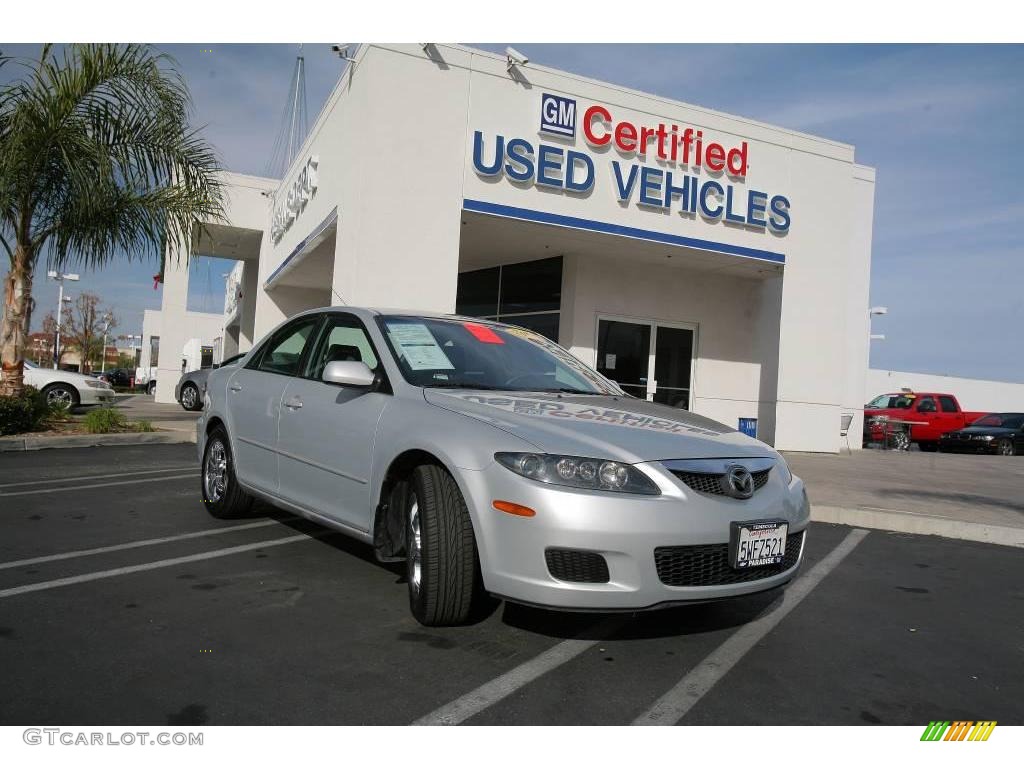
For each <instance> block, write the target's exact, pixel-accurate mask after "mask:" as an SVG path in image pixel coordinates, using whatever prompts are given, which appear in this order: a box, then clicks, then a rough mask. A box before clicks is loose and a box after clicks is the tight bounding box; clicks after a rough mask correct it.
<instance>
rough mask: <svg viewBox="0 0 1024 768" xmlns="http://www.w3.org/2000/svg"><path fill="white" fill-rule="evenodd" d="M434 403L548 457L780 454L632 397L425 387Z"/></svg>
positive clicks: (639, 459) (640, 458)
mask: <svg viewBox="0 0 1024 768" xmlns="http://www.w3.org/2000/svg"><path fill="white" fill-rule="evenodd" d="M423 396H424V398H425V399H426V401H427V402H428V403H431V404H432V405H436V406H438V407H439V408H444V409H446V410H449V411H453V412H455V413H459V414H462V415H464V416H468V417H470V418H474V419H479V420H480V421H484V422H487V423H488V424H491V425H492V426H494V427H497V428H498V429H501V430H504V431H506V432H509V433H511V434H513V435H515V436H516V437H519V438H522V439H523V440H525V441H527V442H529V443H532V444H533V445H535V446H536V447H537V448H538V450H540V451H543V452H545V453H558V454H565V455H569V456H591V457H595V458H609V459H615V460H617V461H623V462H628V463H632V464H635V463H637V462H642V461H658V460H666V459H704V458H739V457H754V456H762V457H772V458H776V457H777V456H778V454H777V453H776V452H775V451H774V450H773V449H772V448H770V447H769V446H767V445H765V444H764V443H762V442H760V441H758V440H754V439H753V438H750V437H747V436H746V435H744V434H743V433H741V432H738V431H736V430H735V429H732V428H730V427H727V426H725V425H724V424H719V423H718V422H716V421H712V420H711V419H707V418H704V417H703V416H698V415H696V414H694V413H690V412H689V411H684V410H681V409H678V408H670V407H668V406H665V405H660V404H658V403H650V402H647V401H646V400H635V399H633V398H627V397H614V396H596V395H594V396H592V395H558V394H552V393H538V392H523V393H509V394H506V393H503V392H492V391H485V390H484V391H478V390H457V391H455V390H443V389H433V388H430V389H424V390H423Z"/></svg>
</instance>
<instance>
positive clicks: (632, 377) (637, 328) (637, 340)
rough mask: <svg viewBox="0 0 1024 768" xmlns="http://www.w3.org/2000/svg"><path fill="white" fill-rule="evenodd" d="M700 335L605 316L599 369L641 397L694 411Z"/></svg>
mask: <svg viewBox="0 0 1024 768" xmlns="http://www.w3.org/2000/svg"><path fill="white" fill-rule="evenodd" d="M695 333H696V329H695V328H694V327H693V326H687V325H681V324H667V323H658V322H654V321H649V322H648V321H642V320H641V321H637V320H619V319H615V318H605V317H602V318H599V319H598V321H597V366H596V367H597V371H598V373H600V374H602V375H603V376H606V377H608V378H609V379H611V380H612V381H614V382H616V383H617V384H618V385H619V386H620V387H622V389H623V390H624V391H626V392H628V393H629V394H631V395H634V396H635V397H640V398H643V399H645V400H652V401H654V402H656V403H663V404H665V405H669V406H671V407H673V408H686V409H689V407H690V397H691V383H692V376H693V359H694V356H693V352H694V338H695Z"/></svg>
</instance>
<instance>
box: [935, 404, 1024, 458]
mask: <svg viewBox="0 0 1024 768" xmlns="http://www.w3.org/2000/svg"><path fill="white" fill-rule="evenodd" d="M939 450H940V451H947V452H949V453H953V452H958V453H963V452H967V453H997V454H1000V455H1001V456H1014V455H1016V454H1024V413H987V414H985V415H984V416H982V417H981V418H980V419H977V420H975V421H973V422H971V425H970V426H969V427H965V428H964V429H960V430H956V431H955V432H946V433H945V434H943V435H942V437H941V438H939Z"/></svg>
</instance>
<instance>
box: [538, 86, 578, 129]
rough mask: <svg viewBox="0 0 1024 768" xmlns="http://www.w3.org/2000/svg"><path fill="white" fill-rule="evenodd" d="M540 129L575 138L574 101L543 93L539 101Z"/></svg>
mask: <svg viewBox="0 0 1024 768" xmlns="http://www.w3.org/2000/svg"><path fill="white" fill-rule="evenodd" d="M540 129H541V130H542V131H543V132H545V133H557V134H558V135H559V136H569V137H571V138H574V139H575V138H576V100H575V99H567V98H565V97H564V96H553V95H551V94H550V93H545V94H544V95H543V96H541V99H540Z"/></svg>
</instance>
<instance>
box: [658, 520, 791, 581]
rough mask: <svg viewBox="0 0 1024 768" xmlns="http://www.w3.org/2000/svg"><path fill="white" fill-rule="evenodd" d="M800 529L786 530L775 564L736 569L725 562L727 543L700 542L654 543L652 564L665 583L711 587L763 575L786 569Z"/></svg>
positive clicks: (777, 572) (726, 558) (727, 555)
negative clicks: (685, 544)
mask: <svg viewBox="0 0 1024 768" xmlns="http://www.w3.org/2000/svg"><path fill="white" fill-rule="evenodd" d="M803 543H804V532H803V531H800V532H799V533H794V534H790V536H789V538H788V539H787V541H786V554H784V555H783V556H782V562H781V563H779V564H778V565H762V566H758V567H755V568H746V569H744V570H741V571H738V570H736V569H734V568H732V567H731V566H730V565H729V545H728V544H700V545H697V546H689V547H658V548H656V549H655V550H654V564H655V565H656V566H657V568H658V578H659V579H661V583H662V584H665V585H667V586H669V587H715V586H720V585H723V584H742V583H744V582H748V581H757V580H758V579H767V578H768V577H769V576H775V575H777V574H780V573H782V572H783V571H788V570H789V569H790V568H792V567H793V566H794V565H796V561H797V560H798V559H799V558H800V549H801V548H802V547H803Z"/></svg>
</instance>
